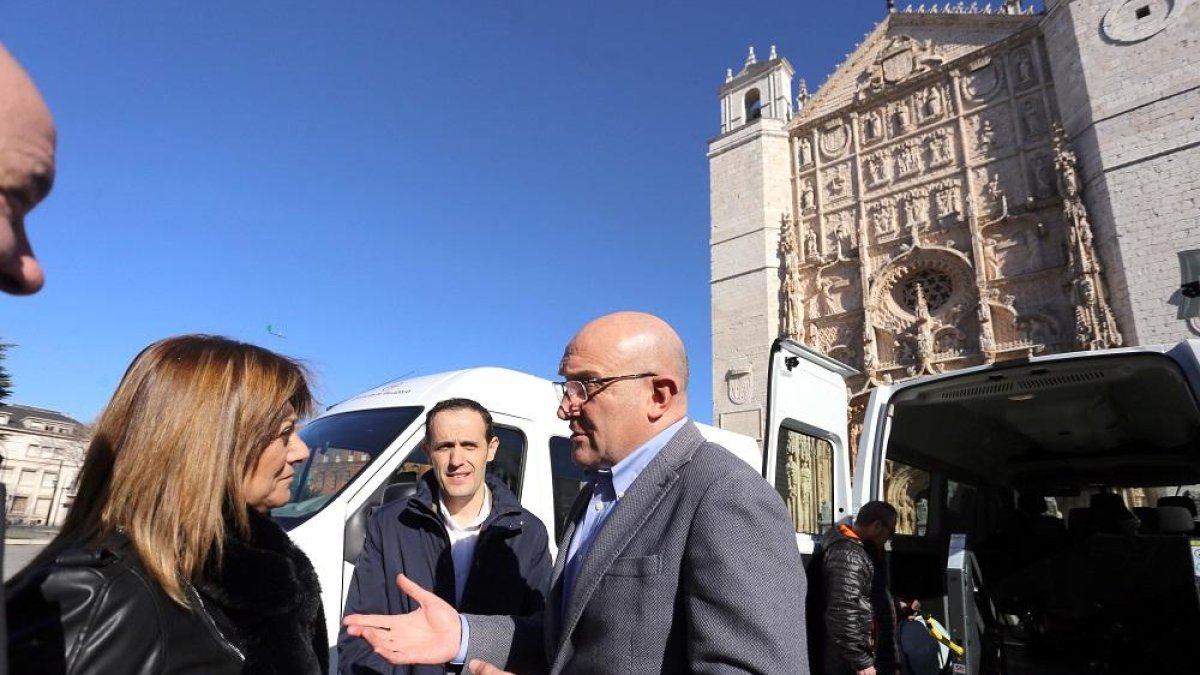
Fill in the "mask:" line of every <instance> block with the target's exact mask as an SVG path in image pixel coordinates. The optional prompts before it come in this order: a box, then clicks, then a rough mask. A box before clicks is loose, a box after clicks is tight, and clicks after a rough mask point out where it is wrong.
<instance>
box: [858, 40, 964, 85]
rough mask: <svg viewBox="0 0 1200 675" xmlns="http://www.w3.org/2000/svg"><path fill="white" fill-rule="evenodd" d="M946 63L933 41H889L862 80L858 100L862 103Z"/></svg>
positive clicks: (861, 77) (860, 80)
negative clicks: (870, 95) (867, 97)
mask: <svg viewBox="0 0 1200 675" xmlns="http://www.w3.org/2000/svg"><path fill="white" fill-rule="evenodd" d="M942 61H943V59H942V57H941V56H940V55H939V54H938V53H937V50H936V49H935V47H934V45H933V41H932V40H915V39H913V38H912V37H910V36H908V35H897V36H895V37H893V38H891V39H890V40H888V42H887V44H885V45H884V46H883V48H882V49H881V50H880V51H879V56H878V57H876V59H875V62H874V63H872V64H871V65H870V66H869V67H868V68H867V69H866V71H865V72H864V73H863V74H862V75H861V76H860V78H859V83H860V84H859V90H858V98H859V99H860V100H861V99H862V98H864V97H866V96H867V95H868V94H871V93H875V92H879V91H882V90H883V89H885V88H886V87H888V86H889V85H893V84H896V83H898V82H903V81H904V80H906V79H908V78H910V77H912V76H914V75H919V74H921V73H924V72H926V71H928V70H929V69H930V68H931V67H933V66H936V65H938V64H940V63H942Z"/></svg>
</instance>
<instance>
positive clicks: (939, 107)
mask: <svg viewBox="0 0 1200 675" xmlns="http://www.w3.org/2000/svg"><path fill="white" fill-rule="evenodd" d="M944 101H945V95H944V94H943V93H942V88H941V86H940V85H938V86H933V87H930V88H929V89H926V90H925V93H924V95H923V96H922V97H921V107H920V110H921V121H922V122H932V121H934V120H937V119H940V118H941V117H942V112H943V111H944V110H945V108H946V104H945V102H944Z"/></svg>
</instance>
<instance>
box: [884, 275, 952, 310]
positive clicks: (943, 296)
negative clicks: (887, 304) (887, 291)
mask: <svg viewBox="0 0 1200 675" xmlns="http://www.w3.org/2000/svg"><path fill="white" fill-rule="evenodd" d="M918 286H920V287H921V290H922V291H923V292H924V294H925V304H926V305H928V307H929V311H931V312H933V311H937V309H938V308H939V307H941V306H942V305H944V304H946V302H947V301H949V300H950V296H951V295H953V294H954V282H953V281H952V280H951V279H950V275H949V274H947V273H945V272H943V271H941V270H936V269H923V270H919V271H917V272H915V273H913V274H911V275H909V277H908V278H907V279H904V280H903V281H901V282H900V283H899V284H897V285H896V290H898V291H900V293H899V296H900V297H898V298H896V300H897V302H898V303H899V304H900V305H901V306H902V307H904V308H905V309H907V310H908V311H910V312H912V313H914V314H915V313H916V311H917V287H918Z"/></svg>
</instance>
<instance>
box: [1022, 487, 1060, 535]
mask: <svg viewBox="0 0 1200 675" xmlns="http://www.w3.org/2000/svg"><path fill="white" fill-rule="evenodd" d="M1046 510H1047V509H1046V498H1045V497H1043V496H1041V495H1039V494H1036V493H1031V492H1022V493H1021V494H1020V495H1018V496H1017V518H1016V519H1015V520H1014V522H1013V526H1014V529H1019V530H1022V531H1024V533H1025V534H1028V535H1032V536H1035V537H1058V536H1061V535H1063V534H1064V533H1065V531H1066V528H1067V526H1066V524H1065V523H1063V521H1062V520H1061V519H1059V518H1055V517H1054V516H1051V515H1047V514H1046Z"/></svg>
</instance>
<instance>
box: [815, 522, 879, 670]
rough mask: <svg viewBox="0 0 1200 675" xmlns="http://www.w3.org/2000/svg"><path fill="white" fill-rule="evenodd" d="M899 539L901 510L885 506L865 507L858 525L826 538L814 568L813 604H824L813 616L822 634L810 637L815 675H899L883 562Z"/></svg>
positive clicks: (832, 530)
mask: <svg viewBox="0 0 1200 675" xmlns="http://www.w3.org/2000/svg"><path fill="white" fill-rule="evenodd" d="M895 533H896V509H895V508H894V507H892V505H891V504H888V503H887V502H881V501H873V502H867V503H866V504H864V505H863V507H862V508H861V509H859V511H858V516H857V517H856V518H855V519H854V524H853V525H850V524H847V523H839V524H837V525H834V526H833V527H832V528H830V529H829V531H828V532H826V533H825V537H824V539H823V540H822V542H821V550H820V551H819V552H818V553H817V555H816V556H814V557H813V560H812V562H811V563H810V564H809V573H810V578H809V584H810V589H811V590H810V595H809V598H810V601H811V602H816V603H819V606H817V607H815V609H816V610H817V611H816V612H813V611H810V613H809V616H810V619H809V628H810V630H813V632H814V633H821V634H820V635H817V634H813V635H810V637H809V644H810V645H812V646H813V648H814V654H813V655H812V658H811V659H810V662H811V664H812V668H813V672H814V673H824V674H825V675H876V673H878V674H879V675H895V673H896V672H897V671H898V668H899V658H898V655H897V651H896V610H895V603H894V602H893V600H892V596H891V593H889V592H888V589H887V570H886V569H885V567H884V564H885V563H884V556H883V551H884V544H886V543H887V541H888V539H891V537H892V535H893V534H895ZM812 609H814V607H810V610H812ZM814 614H816V616H814ZM813 619H816V620H815V621H814V620H813Z"/></svg>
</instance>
